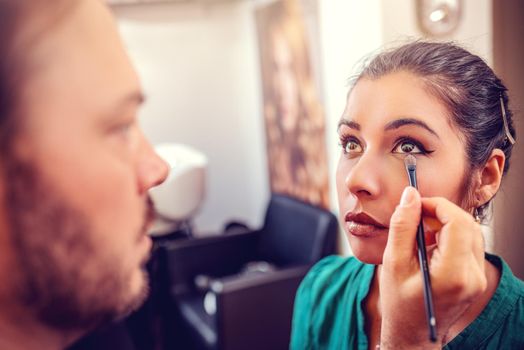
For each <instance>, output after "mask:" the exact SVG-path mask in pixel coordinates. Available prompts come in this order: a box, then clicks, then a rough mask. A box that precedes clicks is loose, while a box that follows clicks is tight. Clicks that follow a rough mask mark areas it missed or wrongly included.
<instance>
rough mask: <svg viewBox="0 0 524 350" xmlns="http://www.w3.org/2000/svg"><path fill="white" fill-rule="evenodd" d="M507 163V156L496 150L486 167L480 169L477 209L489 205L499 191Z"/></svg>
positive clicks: (476, 192)
mask: <svg viewBox="0 0 524 350" xmlns="http://www.w3.org/2000/svg"><path fill="white" fill-rule="evenodd" d="M505 162H506V156H505V155H504V152H502V150H501V149H499V148H495V149H494V150H493V151H492V152H491V155H490V156H489V158H488V161H487V162H486V164H485V165H484V167H482V168H481V169H479V171H480V173H479V175H480V184H479V186H478V188H477V189H476V191H475V199H476V201H477V207H479V206H481V205H483V204H485V203H487V202H488V201H489V200H490V199H491V198H493V197H494V196H495V193H497V191H498V190H499V187H500V182H501V181H502V174H503V172H504V163H505Z"/></svg>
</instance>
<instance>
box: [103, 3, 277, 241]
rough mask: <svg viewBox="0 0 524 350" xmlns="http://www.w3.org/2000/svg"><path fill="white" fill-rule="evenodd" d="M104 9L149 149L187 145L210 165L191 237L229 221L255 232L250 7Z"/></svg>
mask: <svg viewBox="0 0 524 350" xmlns="http://www.w3.org/2000/svg"><path fill="white" fill-rule="evenodd" d="M113 9H114V11H115V13H116V16H117V19H118V23H119V26H120V29H121V33H122V35H123V38H124V42H125V44H126V45H127V47H128V49H129V53H130V56H131V58H132V60H133V62H134V63H135V65H136V68H137V70H138V73H139V75H140V78H141V80H142V83H143V86H144V90H145V93H146V94H147V103H146V105H145V106H144V108H143V110H142V111H141V122H142V126H143V128H144V131H145V133H146V135H147V136H148V137H149V138H150V140H151V141H152V142H153V143H155V144H156V143H161V142H178V143H183V144H188V145H190V146H193V147H195V148H196V149H198V150H200V151H202V152H203V153H205V154H206V156H207V157H208V159H209V168H208V173H207V193H206V198H205V201H204V203H203V205H202V207H201V210H200V211H199V213H198V215H197V216H196V220H195V228H196V230H197V231H198V232H200V234H211V233H217V232H220V230H221V228H222V225H223V223H224V222H225V221H226V220H230V219H239V220H243V221H245V222H247V223H248V224H249V225H252V226H258V225H259V224H260V223H261V221H262V215H263V213H264V209H265V205H266V202H267V200H268V197H269V194H268V191H269V190H268V181H267V170H266V159H265V145H264V135H263V133H262V131H263V120H262V116H261V101H260V88H259V86H260V84H259V77H258V56H257V51H256V49H257V47H256V41H255V40H254V38H255V31H254V30H255V28H254V23H253V20H252V18H251V4H249V2H245V1H220V2H218V1H215V2H211V1H209V4H206V3H205V2H197V1H194V2H184V3H173V4H167V3H165V4H162V3H159V4H147V5H133V6H117V7H113Z"/></svg>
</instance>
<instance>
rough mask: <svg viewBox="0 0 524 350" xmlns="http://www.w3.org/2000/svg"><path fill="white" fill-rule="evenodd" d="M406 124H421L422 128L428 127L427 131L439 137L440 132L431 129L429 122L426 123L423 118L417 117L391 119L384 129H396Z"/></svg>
mask: <svg viewBox="0 0 524 350" xmlns="http://www.w3.org/2000/svg"><path fill="white" fill-rule="evenodd" d="M405 125H415V126H419V127H421V128H424V129H426V130H427V131H429V132H430V133H432V134H433V135H435V136H436V137H437V138H439V136H438V134H437V133H436V132H435V131H434V130H433V129H431V128H430V127H429V125H428V124H426V123H425V122H423V121H422V120H419V119H415V118H401V119H396V120H393V121H390V122H389V123H387V124H386V126H385V127H384V130H385V131H389V130H394V129H398V128H401V127H403V126H405Z"/></svg>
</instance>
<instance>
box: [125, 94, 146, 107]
mask: <svg viewBox="0 0 524 350" xmlns="http://www.w3.org/2000/svg"><path fill="white" fill-rule="evenodd" d="M145 100H146V97H145V95H144V93H143V92H142V91H133V92H131V93H130V94H128V95H126V96H125V97H124V98H123V99H122V102H121V103H122V104H123V105H124V104H136V105H141V104H143V103H144V102H145Z"/></svg>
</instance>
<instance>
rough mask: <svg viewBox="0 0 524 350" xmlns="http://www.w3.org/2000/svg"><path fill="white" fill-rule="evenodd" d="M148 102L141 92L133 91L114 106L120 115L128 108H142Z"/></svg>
mask: <svg viewBox="0 0 524 350" xmlns="http://www.w3.org/2000/svg"><path fill="white" fill-rule="evenodd" d="M145 100H146V97H145V96H144V94H143V93H142V91H140V90H136V91H132V92H130V93H128V94H125V95H123V96H122V97H121V98H120V99H119V100H118V101H117V102H116V103H115V105H114V106H113V108H114V109H113V111H114V112H115V113H119V111H122V110H124V109H126V108H128V107H132V106H140V105H141V104H143V103H144V102H145Z"/></svg>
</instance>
